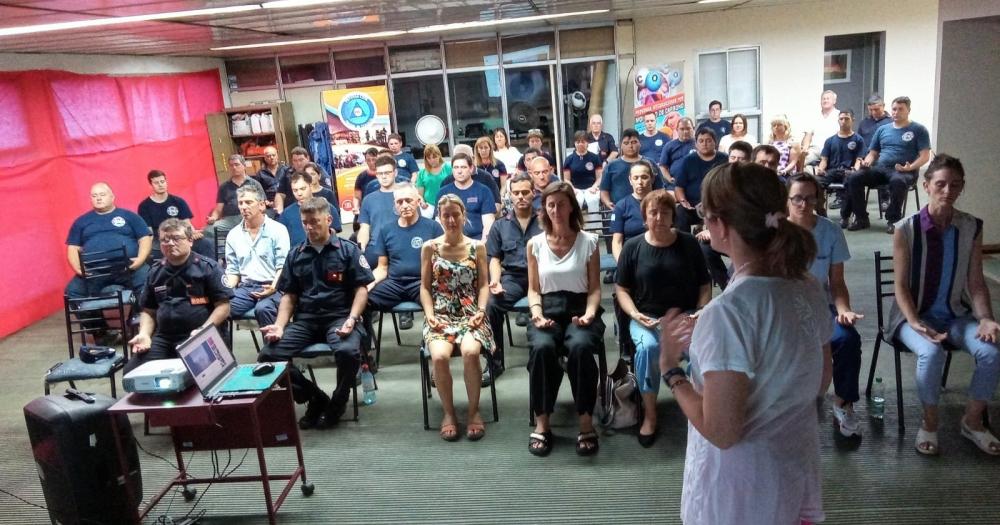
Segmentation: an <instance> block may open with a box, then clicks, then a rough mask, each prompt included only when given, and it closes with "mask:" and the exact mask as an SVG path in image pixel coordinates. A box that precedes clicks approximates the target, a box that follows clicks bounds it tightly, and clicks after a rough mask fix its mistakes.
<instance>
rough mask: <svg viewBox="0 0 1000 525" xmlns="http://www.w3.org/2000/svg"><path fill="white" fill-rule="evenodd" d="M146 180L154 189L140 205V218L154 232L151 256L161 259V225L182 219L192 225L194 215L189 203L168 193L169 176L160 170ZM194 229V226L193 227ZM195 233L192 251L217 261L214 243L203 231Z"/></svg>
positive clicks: (151, 172)
mask: <svg viewBox="0 0 1000 525" xmlns="http://www.w3.org/2000/svg"><path fill="white" fill-rule="evenodd" d="M146 180H147V181H148V182H149V185H150V186H151V187H152V188H153V193H152V194H151V195H150V196H149V197H146V198H145V199H143V200H142V202H140V203H139V208H138V210H137V211H138V212H139V216H140V217H142V220H144V221H146V224H147V225H148V226H149V227H150V229H152V230H153V248H152V252H151V256H152V258H153V259H159V258H160V257H162V256H163V254H162V253H160V243H159V241H160V240H159V238H158V232H159V228H160V224H161V223H163V221H165V220H167V219H180V220H182V221H184V222H185V223H186V224H191V219H192V218H193V217H194V214H192V213H191V208H190V207H188V203H187V201H185V200H184V199H182V198H180V197H178V196H176V195H170V194H169V193H167V175H166V174H165V173H163V172H162V171H160V170H150V171H149V173H148V174H147V175H146ZM192 228H193V226H192ZM193 231H194V237H193V240H194V247H193V248H192V250H193V251H194V252H195V253H197V254H199V255H204V256H205V257H208V258H209V259H212V260H215V246H213V245H212V241H210V240H208V239H206V238H205V235H204V234H203V233H202V231H201V230H193Z"/></svg>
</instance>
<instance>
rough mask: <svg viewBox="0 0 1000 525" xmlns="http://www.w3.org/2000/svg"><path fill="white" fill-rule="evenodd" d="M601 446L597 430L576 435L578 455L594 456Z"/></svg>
mask: <svg viewBox="0 0 1000 525" xmlns="http://www.w3.org/2000/svg"><path fill="white" fill-rule="evenodd" d="M600 448H601V446H600V443H599V442H598V438H597V432H594V431H590V432H580V435H578V436H576V453H577V454H578V455H580V456H593V455H594V454H597V450H598V449H600Z"/></svg>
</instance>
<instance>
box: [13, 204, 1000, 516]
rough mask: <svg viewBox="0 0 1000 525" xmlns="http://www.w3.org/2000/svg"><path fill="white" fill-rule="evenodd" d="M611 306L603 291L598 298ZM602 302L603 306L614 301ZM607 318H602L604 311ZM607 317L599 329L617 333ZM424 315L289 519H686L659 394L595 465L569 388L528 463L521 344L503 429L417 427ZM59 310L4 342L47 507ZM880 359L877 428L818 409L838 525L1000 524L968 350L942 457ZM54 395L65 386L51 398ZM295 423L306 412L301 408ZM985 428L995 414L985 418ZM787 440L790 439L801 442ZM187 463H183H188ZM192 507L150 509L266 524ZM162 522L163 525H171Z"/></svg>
mask: <svg viewBox="0 0 1000 525" xmlns="http://www.w3.org/2000/svg"><path fill="white" fill-rule="evenodd" d="M873 222H874V223H875V224H874V225H873V226H874V227H873V229H871V230H868V231H865V232H858V233H850V234H849V235H848V239H849V242H850V244H851V248H852V252H853V254H854V260H852V261H851V262H849V263H848V265H847V277H848V284H849V286H850V289H851V292H852V298H853V304H854V307H855V309H856V310H858V311H860V312H862V313H864V314H866V318H865V319H864V320H863V321H862V324H861V326H860V330H861V333H862V335H863V337H864V339H865V342H864V346H863V351H864V362H863V371H862V377H861V381H862V388H864V386H863V385H864V381H865V380H866V378H867V370H868V365H869V363H870V359H871V350H872V346H873V338H874V334H875V305H874V300H873V297H874V293H873V288H872V286H873V278H872V251H873V250H876V249H881V250H889V249H890V248H891V242H890V241H891V238H890V237H889V236H888V235H886V234H885V233H883V230H882V229H881V228H879V226H880V225H881V224H882V223H881V221H877V220H873ZM991 290H992V292H993V299H994V300H993V303H994V307H995V308H996V306H997V305H1000V301H998V300H997V299H998V297H1000V287H998V286H997V285H996V283H991ZM608 301H610V291H608V290H606V293H605V302H606V303H607V302H608ZM607 306H608V305H606V307H607ZM608 310H610V308H608ZM612 321H613V320H612V318H611V315H610V314H606V318H605V322H606V323H607V324H608V326H609V327H610V326H612V324H613V323H612ZM421 322H422V321H421V318H420V316H418V317H417V322H416V326H415V328H414V329H412V330H409V331H405V332H403V341H404V346H403V347H402V348H400V347H397V346H396V344H395V342H394V341H392V337H391V335H389V334H391V332H390V331H389V330H388V327H387V329H386V334H387V336H386V337H385V340H386V343H385V345H384V346H383V356H382V368H381V370H380V372H379V374H378V382H379V388H380V389H379V391H378V400H377V403H376V404H375V405H373V406H369V407H362V408H361V415H360V419H359V421H358V422H356V423H355V422H351V421H344V422H342V423H341V424H340V425H339V426H338V427H336V428H334V429H331V430H327V431H309V432H305V433H304V441H305V446H304V449H305V457H306V464H307V473H308V476H309V478H310V480H312V481H313V482H314V483H315V485H316V492H315V494H314V495H313V496H312V497H308V498H306V497H304V496H303V495H302V494H301V493H300V492H299V490H298V489H295V490H293V491H292V492H291V493H290V495H289V498H288V500H287V501H286V502H285V504H284V506H283V507H282V509H281V511H280V514H279V519H280V521H281V522H282V523H342V524H346V523H365V524H377V523H441V522H459V523H630V524H632V523H679V517H678V515H679V506H680V492H681V478H682V472H683V468H684V452H685V436H686V432H687V428H686V421H685V420H684V418H683V416H682V415H681V413H680V410H679V409H678V407H677V404H676V403H675V402H674V401H673V399H672V398H671V397H670V395H669V392H667V391H666V390H665V389H664V392H661V397H660V400H659V412H660V434H659V438H658V440H657V442H656V444H655V445H654V446H653V448H651V449H643V448H641V447H640V446H639V444H638V443H637V442H636V438H635V435H634V431H627V432H618V433H603V434H602V435H601V450H600V453H599V454H598V455H597V456H596V457H592V458H581V457H578V456H576V454H575V453H574V452H573V439H574V437H575V435H576V427H575V421H574V420H575V418H574V416H573V413H572V407H571V403H570V393H569V386H568V381H567V382H564V385H563V390H562V392H561V394H560V395H561V402H560V403H559V405H558V412H557V414H556V415H555V416H554V424H555V428H554V431H555V434H556V436H557V438H556V442H555V448H554V450H553V453H552V454H551V455H550V456H549V457H547V458H537V457H534V456H532V455H530V454H529V453H528V451H527V450H526V448H527V441H528V433H529V431H530V427H529V426H528V411H527V402H528V399H527V398H528V394H527V371H526V370H525V369H524V363H525V362H526V356H527V349H526V348H525V347H523V346H518V347H515V348H513V349H510V350H509V354H508V361H507V364H508V371H507V373H506V374H504V375H503V376H502V377H501V378H500V380H499V382H498V387H497V395H498V398H499V404H500V421H499V422H498V423H489V424H488V425H487V429H486V432H487V434H486V437H485V439H483V440H482V441H480V442H477V443H472V442H469V441H467V440H464V439H463V440H461V441H459V442H457V443H446V442H444V441H442V440H441V439H440V438H439V437H438V435H437V432H436V431H424V430H423V428H422V417H421V408H420V406H421V404H420V384H419V377H420V374H419V370H418V366H417V353H416V349H415V345H416V344H417V343H418V342H419V337H420V331H419V327H420V323H421ZM605 337H606V340H607V347H608V358H609V361H611V362H612V363H613V362H614V360H615V358H616V357H617V349H616V346H615V345H614V344H613V334H612V332H611V329H610V328H609V330H608V332H607V334H606V335H605ZM515 342H516V343H518V344H520V345H523V344H524V342H525V336H524V330H523V329H521V328H515ZM65 345H66V343H65V335H64V326H63V323H62V318H61V313H60V314H58V315H54V316H52V317H50V318H48V319H46V320H44V321H42V322H39V323H37V324H35V325H34V326H31V327H29V328H27V329H25V330H22V331H20V332H18V333H17V334H14V335H12V336H10V337H7V338H6V339H4V340H3V341H0V378H2V380H3V385H4V386H3V389H2V390H0V448H2V450H3V453H2V454H0V472H3V476H2V477H0V479H2V481H0V489H3V490H4V491H7V492H9V493H12V494H14V495H17V496H18V497H20V498H23V499H25V500H27V501H29V502H32V503H36V504H43V503H44V498H43V497H42V493H41V486H40V484H39V480H38V476H37V474H36V471H35V468H34V465H33V461H32V457H31V449H30V446H29V444H28V440H27V436H26V432H25V426H24V417H23V414H22V407H23V406H24V405H25V404H26V403H27V402H28V401H30V400H31V399H33V398H35V397H37V396H39V395H41V393H42V381H41V378H42V373H43V372H44V370H45V369H46V368H48V367H49V366H50V365H51V364H52V363H54V362H55V361H57V360H59V359H61V358H63V357H64V356H65V352H66V346H65ZM883 349H885V350H886V351H884V352H883V353H882V355H881V356H880V359H879V363H878V373H879V374H880V375H881V376H882V377H884V378H885V381H886V387H887V394H888V395H887V396H886V397H887V398H888V402H887V406H886V416H885V423H884V424H877V423H876V422H874V421H873V420H871V419H869V417H868V407H867V406H866V403H865V401H864V397H863V396H862V402H861V403H859V407H858V410H859V412H860V413H861V415H862V419H863V421H864V426H863V430H864V437H863V439H861V440H860V442H858V441H853V442H848V441H845V440H843V439H841V438H839V435H838V434H837V432H836V431H835V429H834V427H833V425H832V424H831V416H830V414H829V403H828V402H826V401H823V402H822V405H821V408H820V428H821V438H822V458H823V484H824V505H825V508H826V512H827V523H831V524H874V523H879V524H907V525H910V524H935V525H936V524H997V523H1000V498H998V497H997V495H996V489H997V486H998V485H997V472H998V468H1000V458H992V457H987V456H986V455H984V454H982V453H981V452H979V451H978V450H977V449H976V448H975V447H974V446H973V445H972V444H971V443H970V442H968V441H966V440H965V439H963V438H962V437H961V436H960V435H959V432H958V421H959V417H960V415H961V412H962V407H963V403H964V390H965V388H966V387H967V385H968V383H969V379H970V377H971V370H972V363H971V358H970V357H969V356H968V354H962V355H956V356H955V359H954V361H953V366H952V369H951V374H950V378H949V388H948V390H947V392H946V393H945V395H944V396H943V399H942V403H943V406H942V415H943V427H942V432H941V433H940V437H941V450H942V455H941V456H940V457H938V458H926V457H922V456H919V455H918V454H917V453H916V452H915V451H914V450H913V439H914V436H915V433H916V428H917V425H918V423H919V407H918V403H917V397H916V391H915V388H914V386H913V368H914V366H915V365H914V359H913V356H912V355H904V356H903V360H902V362H903V378H904V379H903V386H904V399H905V402H906V416H907V419H906V421H907V424H908V426H907V429H906V431H905V433H903V434H900V432H899V430H898V428H897V426H896V422H897V420H898V419H897V418H898V415H897V413H896V407H895V402H894V397H893V396H894V388H895V384H894V380H893V369H892V362H893V361H892V353H891V352H890V351H888V349H887V347H883ZM236 355H237V359H238V360H240V361H242V362H248V361H250V360H252V359H253V356H254V350H253V345H252V343H251V341H250V337H249V335H248V332H246V331H239V332H237V334H236ZM460 366H461V364H460V362H459V360H458V359H455V360H453V363H452V370H453V373H454V374H455V375H456V378H458V380H457V381H456V385H455V392H456V399H458V406H459V413H460V417H461V416H462V415H463V414H464V408H465V402H464V399H465V394H464V389H463V386H462V383H461V380H460ZM317 375H318V378H319V380H320V382H321V383H323V384H324V385H325V386H326V387H327V388H332V386H333V381H334V371H333V370H332V369H321V370H317ZM82 386H83V387H84V388H85V389H86V390H88V391H96V392H104V393H107V392H108V385H107V382H106V381H93V382H89V383H85V384H83V385H82ZM57 391H61V390H57ZM483 398H484V399H483V404H482V406H483V416H484V418H485V419H487V421H489V420H490V417H489V416H490V415H491V414H490V411H489V404H488V401H489V395H488V391H484V394H483ZM298 410H299V413H301V411H302V407H299V408H298ZM992 414H993V417H994V420H996V418H997V417H998V416H1000V411H998V410H996V409H994V410H992ZM440 417H441V412H440V410H439V406H438V402H437V396H436V395H435V396H434V399H433V400H432V401H431V422H432V424H435V425H436V423H437V421H439V420H440ZM132 422H133V426H134V428H135V430H136V432H137V435H139V441H140V443H141V445H142V446H143V448H144V449H145V450H147V451H149V452H151V453H153V454H157V455H160V456H162V457H163V458H166V459H167V460H168V461H164V460H161V459H158V458H155V457H153V456H152V455H150V454H147V453H144V452H140V461H141V464H142V475H143V481H144V485H145V498H147V499H148V498H149V497H150V496H151V495H152V494H153V493H155V491H156V490H158V489H159V487H160V486H162V484H164V483H165V482H166V481H167V480H168V479H169V478H170V477H171V475H172V470H171V469H172V467H171V466H169V465H168V462H172V461H173V454H172V451H171V448H170V439H169V436H166V435H164V434H163V432H164V429H154V430H153V432H154V433H156V434H154V435H150V436H142V435H141V434H142V421H141V420H140V419H139V418H133V420H132ZM794 438H795V436H789V439H794ZM243 456H244V451H243V450H238V451H235V450H234V451H232V453H231V457H230V454H227V453H225V452H223V453H221V454H220V459H221V462H222V464H223V465H225V464H226V463H227V460H228V461H229V464H230V465H231V466H234V465H236V464H237V463H239V462H240V460H241V458H242V457H243ZM268 458H269V460H270V461H272V462H273V463H271V465H273V466H272V467H269V468H272V472H273V471H276V470H277V471H280V470H286V471H287V470H290V469H291V466H292V465H293V464H294V454H293V453H292V452H291V451H290V450H284V449H282V450H278V451H274V452H269V453H268ZM186 459H187V456H186ZM188 461H189V462H190V463H191V465H192V471H193V473H194V474H208V473H210V472H211V458H210V456H209V454H208V453H204V452H199V453H194V455H193V457H192V458H190V459H189V460H188ZM255 471H256V458H255V456H254V454H253V453H250V454H248V455H246V458H245V461H244V462H243V463H242V466H241V467H239V468H238V469H237V470H236V473H237V474H247V473H253V472H255ZM202 495H203V497H202V499H200V501H198V503H197V505H196V506H195V505H193V504H192V503H186V502H184V500H183V498H182V497H181V496H180V495H175V496H174V497H173V498H172V497H171V496H167V497H166V498H165V499H164V501H163V502H162V503H161V504H160V505H159V506H157V507H156V508H155V509H154V511H153V512H152V514H151V516H150V518H149V519H148V520H147V522H149V523H153V522H155V521H156V520H157V519H158V518H160V517H161V516H162V517H166V516H169V517H172V518H174V519H175V520H178V519H179V518H181V517H183V516H185V515H186V514H189V513H190V515H198V514H199V513H201V512H202V511H204V516H203V518H202V520H201V523H206V524H209V523H212V524H215V523H266V522H267V520H266V515H265V510H264V502H263V497H262V493H261V489H260V486H259V485H257V484H225V485H215V486H212V487H210V488H209V489H208V490H207V491H205V490H204V488H200V489H199V496H202ZM47 522H48V516H47V513H46V512H45V511H44V510H42V509H39V508H36V507H33V506H30V505H28V504H26V503H23V502H21V501H18V500H15V499H14V498H12V497H11V496H10V495H7V494H2V493H0V523H16V524H29V523H47ZM163 522H164V523H168V521H166V520H164V521H163Z"/></svg>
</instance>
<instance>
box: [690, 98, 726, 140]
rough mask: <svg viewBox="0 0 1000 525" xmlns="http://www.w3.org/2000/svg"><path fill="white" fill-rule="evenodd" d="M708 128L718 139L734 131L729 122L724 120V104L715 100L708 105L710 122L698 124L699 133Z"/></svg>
mask: <svg viewBox="0 0 1000 525" xmlns="http://www.w3.org/2000/svg"><path fill="white" fill-rule="evenodd" d="M706 128H707V129H710V130H712V131H713V132H714V133H715V136H716V137H717V138H721V137H725V136H726V135H728V134H729V133H730V132H731V131H732V125H731V124H730V123H729V121H728V120H722V102H720V101H718V100H713V101H711V102H709V103H708V120H706V121H703V122H702V123H701V124H698V130H697V133H699V134H700V133H701V130H703V129H706ZM716 142H718V141H716Z"/></svg>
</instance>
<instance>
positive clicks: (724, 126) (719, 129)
mask: <svg viewBox="0 0 1000 525" xmlns="http://www.w3.org/2000/svg"><path fill="white" fill-rule="evenodd" d="M701 128H708V129H710V130H712V131H714V132H715V143H716V144H718V143H719V140H721V139H722V137H724V136H726V135H728V134H729V133H730V132H731V131H732V130H733V128H732V124H730V123H729V121H728V120H725V119H722V120H719V121H718V122H712V121H711V120H706V121H704V122H702V123H701V124H698V128H697V129H695V137H697V136H698V130H700V129H701Z"/></svg>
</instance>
